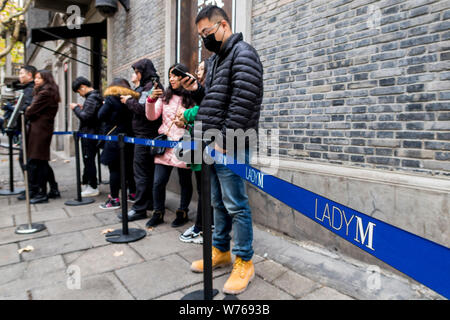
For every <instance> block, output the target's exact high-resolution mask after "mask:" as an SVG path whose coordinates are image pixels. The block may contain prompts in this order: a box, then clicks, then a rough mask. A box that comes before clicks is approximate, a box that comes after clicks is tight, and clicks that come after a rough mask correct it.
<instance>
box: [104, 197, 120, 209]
mask: <svg viewBox="0 0 450 320" xmlns="http://www.w3.org/2000/svg"><path fill="white" fill-rule="evenodd" d="M99 208H100V209H103V210H115V209H120V199H119V198H115V199H114V198H112V197H111V195H108V200H106V202H105V203H103V204H101V205H100V206H99Z"/></svg>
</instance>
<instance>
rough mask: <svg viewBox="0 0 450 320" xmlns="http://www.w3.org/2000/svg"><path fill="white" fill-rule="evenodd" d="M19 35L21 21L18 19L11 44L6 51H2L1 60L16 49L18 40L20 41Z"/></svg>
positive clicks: (0, 52)
mask: <svg viewBox="0 0 450 320" xmlns="http://www.w3.org/2000/svg"><path fill="white" fill-rule="evenodd" d="M19 33H20V20H19V19H17V20H16V23H15V25H14V31H13V34H12V35H11V37H10V41H9V44H8V45H7V46H6V48H5V49H3V50H2V51H0V59H2V58H3V57H5V56H6V55H7V54H8V53H9V52H10V51H11V50H12V48H13V47H14V45H15V44H16V42H17V40H18V39H19Z"/></svg>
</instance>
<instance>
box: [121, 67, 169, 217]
mask: <svg viewBox="0 0 450 320" xmlns="http://www.w3.org/2000/svg"><path fill="white" fill-rule="evenodd" d="M132 68H133V70H134V72H135V74H136V77H137V80H138V81H139V86H138V87H137V88H136V90H135V91H136V92H138V93H139V94H140V98H139V99H136V98H133V97H131V96H129V95H126V96H121V102H122V103H123V104H125V105H126V106H127V107H128V109H129V110H130V111H131V112H132V113H133V132H134V135H135V137H136V138H143V139H153V138H155V137H156V136H158V129H159V127H160V126H161V123H162V121H161V118H159V119H158V120H155V121H149V120H148V119H147V117H146V116H145V102H146V100H147V97H148V95H149V94H150V92H151V90H152V88H153V87H154V86H155V84H157V85H158V87H159V88H160V89H164V88H163V86H162V84H161V83H160V82H159V76H158V74H157V72H156V69H155V67H154V65H153V63H152V61H151V60H149V59H142V60H139V61H138V62H136V63H135V64H133V65H132ZM133 169H134V181H135V182H136V199H135V203H134V205H133V207H132V208H131V210H130V211H129V212H128V220H129V221H134V220H140V219H145V218H147V210H153V176H154V173H155V157H154V156H153V155H151V154H150V147H147V146H141V145H136V146H135V148H134V162H133ZM118 217H119V219H121V215H119V216H118Z"/></svg>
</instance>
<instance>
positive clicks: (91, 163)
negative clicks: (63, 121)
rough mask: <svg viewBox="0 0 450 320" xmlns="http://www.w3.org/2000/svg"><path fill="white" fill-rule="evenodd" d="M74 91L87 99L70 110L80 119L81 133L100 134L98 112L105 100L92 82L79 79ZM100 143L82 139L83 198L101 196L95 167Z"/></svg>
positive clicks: (76, 81) (74, 82)
mask: <svg viewBox="0 0 450 320" xmlns="http://www.w3.org/2000/svg"><path fill="white" fill-rule="evenodd" d="M72 90H73V92H75V93H78V94H79V95H80V96H81V97H83V98H85V101H84V103H83V105H82V106H81V105H79V104H76V103H72V104H70V108H71V109H72V110H73V112H74V113H75V115H76V116H77V117H78V119H80V127H79V129H78V131H79V132H80V133H87V134H98V133H99V132H100V121H98V118H97V114H98V110H99V109H100V107H101V106H102V104H103V98H102V96H101V94H100V92H98V91H97V90H95V89H94V88H93V87H92V84H91V82H90V81H89V80H88V79H86V78H84V77H78V78H76V79H75V80H74V81H73V83H72ZM97 144H98V141H96V140H90V139H81V151H82V154H83V164H84V170H83V177H82V184H83V185H84V190H83V191H82V192H81V196H82V197H96V196H98V195H99V194H100V192H99V190H98V184H97V167H96V166H95V157H96V156H97V151H98V148H97Z"/></svg>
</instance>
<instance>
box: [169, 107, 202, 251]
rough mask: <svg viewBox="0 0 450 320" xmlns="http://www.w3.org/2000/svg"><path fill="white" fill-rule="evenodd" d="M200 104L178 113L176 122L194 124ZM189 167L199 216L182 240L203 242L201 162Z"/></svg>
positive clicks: (182, 124) (183, 234)
mask: <svg viewBox="0 0 450 320" xmlns="http://www.w3.org/2000/svg"><path fill="white" fill-rule="evenodd" d="M198 109H199V106H195V107H193V108H190V109H187V110H186V111H185V112H184V113H182V114H179V115H178V119H177V120H178V121H175V124H176V125H177V126H179V127H185V126H186V127H188V126H190V125H193V124H194V120H195V116H196V115H197V112H198ZM188 167H190V168H191V170H192V171H193V172H194V174H195V180H196V182H197V194H198V202H197V217H196V219H195V224H194V225H193V226H192V227H190V228H188V229H187V230H186V231H185V232H183V233H182V234H181V235H180V241H182V242H185V243H197V244H202V243H203V237H202V201H201V172H202V171H201V170H202V165H201V164H195V163H192V164H188Z"/></svg>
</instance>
